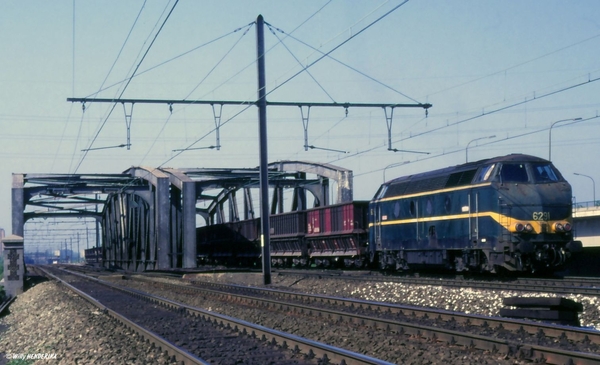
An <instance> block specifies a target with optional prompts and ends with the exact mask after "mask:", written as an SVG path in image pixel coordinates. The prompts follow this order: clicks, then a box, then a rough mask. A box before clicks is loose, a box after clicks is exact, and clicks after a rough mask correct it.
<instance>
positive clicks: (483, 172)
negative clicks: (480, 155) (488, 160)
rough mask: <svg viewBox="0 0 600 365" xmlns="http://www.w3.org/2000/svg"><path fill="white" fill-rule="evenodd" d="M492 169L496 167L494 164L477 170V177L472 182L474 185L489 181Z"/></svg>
mask: <svg viewBox="0 0 600 365" xmlns="http://www.w3.org/2000/svg"><path fill="white" fill-rule="evenodd" d="M494 167H496V164H491V165H487V166H483V167H482V168H481V169H480V170H479V173H478V174H477V176H476V177H475V180H474V181H473V182H474V183H480V182H484V181H489V180H491V179H490V177H492V176H493V172H494Z"/></svg>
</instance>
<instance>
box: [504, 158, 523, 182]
mask: <svg viewBox="0 0 600 365" xmlns="http://www.w3.org/2000/svg"><path fill="white" fill-rule="evenodd" d="M500 178H501V179H502V180H501V181H502V182H517V183H519V182H527V181H529V177H528V175H527V168H526V166H525V164H523V163H505V164H502V167H501V170H500Z"/></svg>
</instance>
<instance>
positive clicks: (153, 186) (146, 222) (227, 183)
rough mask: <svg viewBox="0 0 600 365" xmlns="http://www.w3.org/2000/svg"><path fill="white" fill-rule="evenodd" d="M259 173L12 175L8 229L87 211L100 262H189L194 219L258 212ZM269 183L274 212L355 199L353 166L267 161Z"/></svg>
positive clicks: (131, 266)
mask: <svg viewBox="0 0 600 365" xmlns="http://www.w3.org/2000/svg"><path fill="white" fill-rule="evenodd" d="M259 177H260V176H259V168H258V167H257V168H240V169H230V168H217V169H211V168H189V169H188V168H179V169H176V168H148V167H132V168H130V169H128V170H126V171H124V172H123V173H121V174H13V186H12V231H13V234H16V235H19V236H23V233H24V225H25V223H26V222H27V221H28V220H31V219H34V218H65V217H82V218H84V217H92V218H94V219H95V220H96V221H97V222H99V223H100V225H101V227H102V232H101V236H102V255H103V262H104V266H106V267H119V268H122V269H125V270H130V271H144V270H169V269H177V268H194V267H196V227H197V225H203V224H206V225H210V224H217V223H223V222H231V221H238V220H243V219H251V218H255V217H257V216H258V215H255V209H254V199H253V192H254V194H256V193H258V191H259V180H260V179H259ZM268 182H269V195H270V196H271V198H270V202H271V203H270V213H271V214H276V213H284V212H286V211H296V210H303V209H306V208H310V207H313V206H326V205H330V204H334V203H345V202H349V201H352V198H353V197H352V171H350V170H346V169H343V168H340V167H336V166H332V165H328V164H317V163H311V162H302V161H282V162H276V163H271V164H269V168H268ZM310 198H312V199H313V201H312V202H309V199H310ZM286 200H287V201H288V202H289V203H290V204H288V206H287V207H286V204H284V202H285V201H286ZM309 203H310V204H311V205H310V206H308V205H307V204H309ZM256 211H260V209H257V210H256ZM197 221H199V222H198V223H197ZM25 245H27V242H25Z"/></svg>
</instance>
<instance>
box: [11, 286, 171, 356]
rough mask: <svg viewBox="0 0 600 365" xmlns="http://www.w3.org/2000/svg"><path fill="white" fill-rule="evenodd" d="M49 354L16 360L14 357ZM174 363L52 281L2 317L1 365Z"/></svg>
mask: <svg viewBox="0 0 600 365" xmlns="http://www.w3.org/2000/svg"><path fill="white" fill-rule="evenodd" d="M28 354H30V356H46V357H47V359H43V360H35V362H34V360H26V361H21V362H18V361H15V360H14V356H15V355H24V356H27V355H28ZM11 361H12V363H18V364H32V363H35V364H140V365H142V364H171V362H170V361H169V359H168V357H166V356H165V355H163V354H161V353H160V352H159V351H158V350H156V349H151V348H150V346H149V345H147V344H146V343H145V342H143V341H142V339H141V338H140V337H139V336H138V335H136V334H135V333H133V332H132V331H130V330H128V329H126V328H125V327H123V326H121V325H119V324H118V323H116V322H115V321H113V320H111V319H110V318H109V317H108V316H107V315H105V314H103V313H101V312H99V311H98V310H97V309H96V308H95V307H93V306H92V305H91V304H89V303H87V302H86V301H85V300H83V299H81V298H79V297H77V296H76V295H75V294H72V293H70V292H69V291H68V290H67V289H65V288H63V287H62V286H60V285H57V284H55V283H53V282H42V283H39V284H37V285H35V286H33V287H32V288H29V289H28V290H27V291H25V293H23V294H21V295H19V296H18V297H17V299H16V300H15V302H13V304H11V306H10V314H8V315H4V316H3V317H2V318H0V365H4V364H8V363H9V362H11Z"/></svg>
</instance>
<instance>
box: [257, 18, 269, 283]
mask: <svg viewBox="0 0 600 365" xmlns="http://www.w3.org/2000/svg"><path fill="white" fill-rule="evenodd" d="M256 55H257V66H258V102H257V104H256V105H257V106H258V134H259V140H260V168H259V170H260V171H259V175H260V222H261V235H260V243H261V248H262V259H263V260H262V264H263V278H264V284H265V285H269V284H271V240H270V237H269V233H270V227H269V214H270V212H269V175H268V170H267V168H268V163H269V162H268V161H269V160H268V153H267V93H266V89H265V88H266V81H265V38H264V20H263V17H262V15H259V16H258V18H256Z"/></svg>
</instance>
